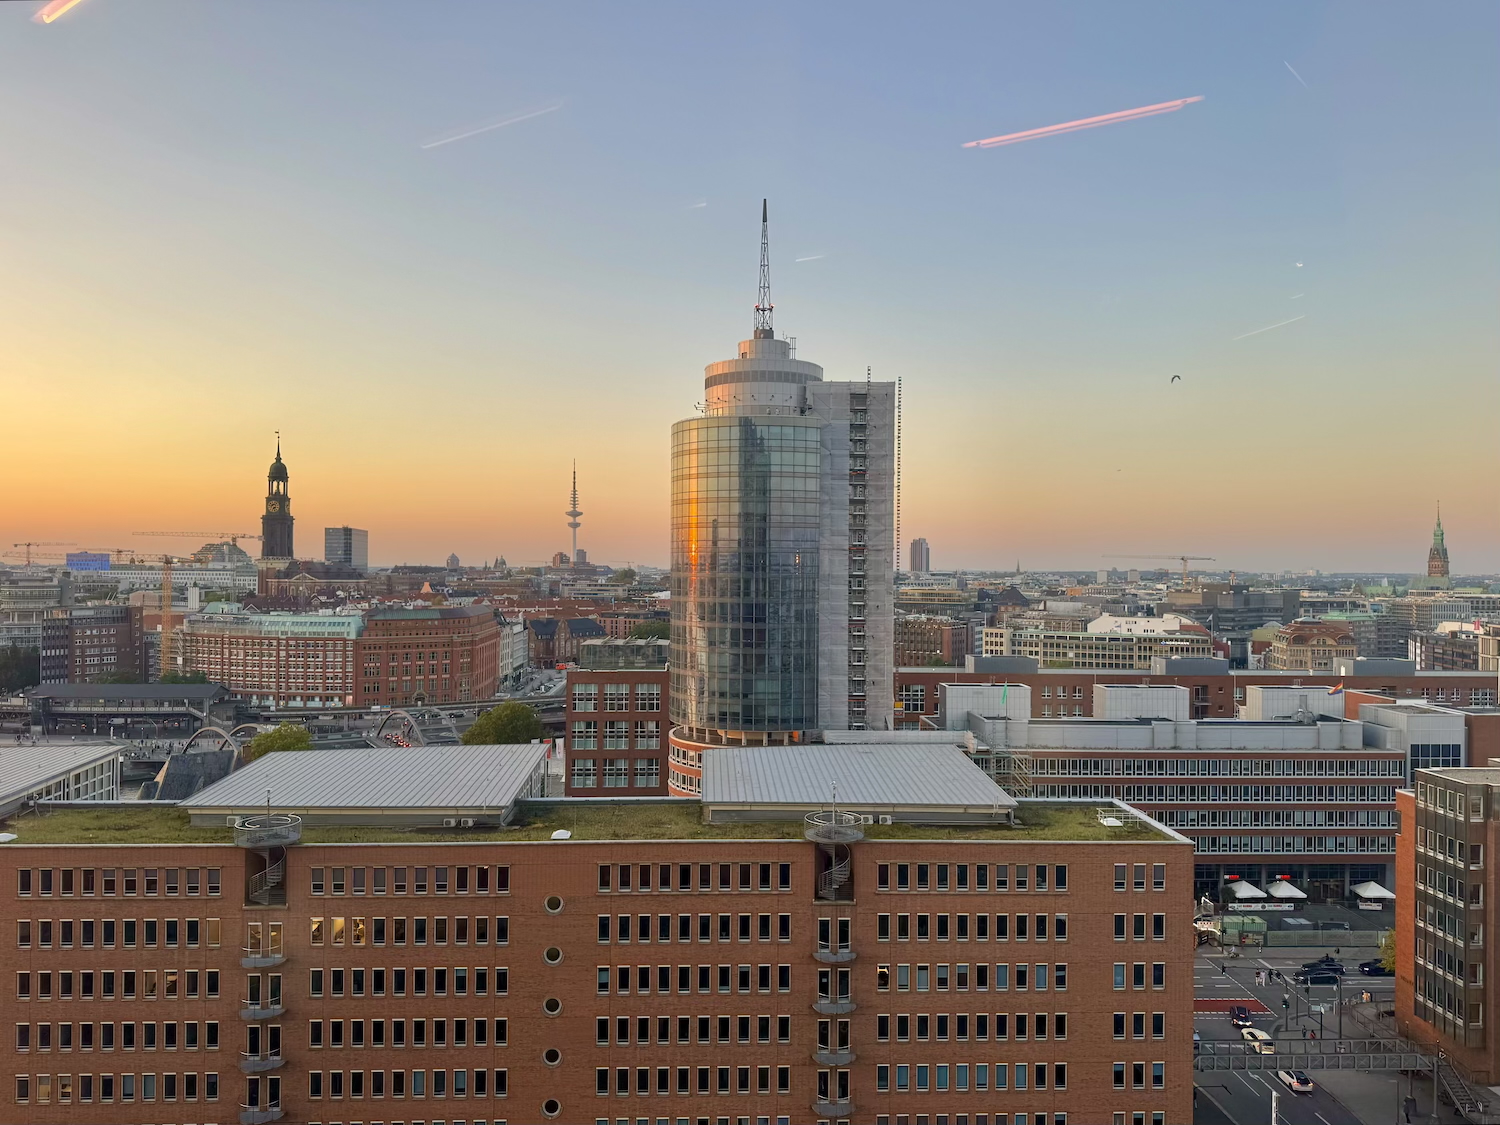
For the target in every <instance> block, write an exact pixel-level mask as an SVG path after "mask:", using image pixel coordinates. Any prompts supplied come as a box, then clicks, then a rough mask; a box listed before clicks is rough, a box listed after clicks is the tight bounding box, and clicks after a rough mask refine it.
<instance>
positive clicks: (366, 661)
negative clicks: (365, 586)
mask: <svg viewBox="0 0 1500 1125" xmlns="http://www.w3.org/2000/svg"><path fill="white" fill-rule="evenodd" d="M356 650H357V651H356V661H355V667H356V679H355V692H354V698H355V701H356V702H357V703H358V705H360V706H366V705H370V704H380V705H383V706H388V707H391V706H396V707H399V706H404V705H407V704H421V703H463V702H466V701H468V700H471V699H489V698H490V697H491V696H493V695H494V694H495V687H496V685H497V683H498V682H499V679H500V624H499V621H498V620H497V618H496V617H495V612H494V610H492V609H491V608H490V607H489V606H485V605H469V606H442V607H438V608H433V609H382V610H374V611H372V612H371V613H370V614H369V615H368V616H367V617H366V620H365V630H364V634H363V636H361V637H360V638H359V640H358V641H357V642H356Z"/></svg>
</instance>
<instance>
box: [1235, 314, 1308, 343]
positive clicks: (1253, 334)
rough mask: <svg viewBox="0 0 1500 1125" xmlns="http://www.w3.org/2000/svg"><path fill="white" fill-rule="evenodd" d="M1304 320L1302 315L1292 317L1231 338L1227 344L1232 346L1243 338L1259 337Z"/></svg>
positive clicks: (1304, 317) (1305, 315)
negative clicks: (1263, 333)
mask: <svg viewBox="0 0 1500 1125" xmlns="http://www.w3.org/2000/svg"><path fill="white" fill-rule="evenodd" d="M1306 319H1307V314H1306V313H1303V314H1302V315H1301V316H1294V317H1292V319H1291V320H1281V321H1277V322H1276V323H1275V324H1268V325H1266V326H1265V327H1264V328H1257V329H1256V330H1255V331H1254V332H1246V333H1245V335H1244V336H1231V337H1230V338H1229V342H1230V343H1231V344H1232V343H1234V342H1235V341H1236V340H1243V339H1244V338H1245V336H1259V335H1260V334H1261V333H1262V332H1269V331H1271V329H1273V328H1281V327H1282V326H1283V325H1287V324H1295V323H1296V322H1297V321H1299V320H1306Z"/></svg>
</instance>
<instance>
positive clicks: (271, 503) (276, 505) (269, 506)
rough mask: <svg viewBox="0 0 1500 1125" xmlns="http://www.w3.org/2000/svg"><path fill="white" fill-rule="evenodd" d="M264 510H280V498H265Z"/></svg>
mask: <svg viewBox="0 0 1500 1125" xmlns="http://www.w3.org/2000/svg"><path fill="white" fill-rule="evenodd" d="M266 511H268V512H279V511H281V501H280V500H267V501H266Z"/></svg>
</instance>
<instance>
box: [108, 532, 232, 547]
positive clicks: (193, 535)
mask: <svg viewBox="0 0 1500 1125" xmlns="http://www.w3.org/2000/svg"><path fill="white" fill-rule="evenodd" d="M131 534H132V535H155V536H158V537H165V538H167V539H220V540H223V539H227V540H229V542H230V543H231V544H233V545H234V546H236V547H238V546H239V545H240V544H239V541H240V540H241V539H259V538H260V536H259V535H252V534H251V533H250V532H248V531H132V532H131Z"/></svg>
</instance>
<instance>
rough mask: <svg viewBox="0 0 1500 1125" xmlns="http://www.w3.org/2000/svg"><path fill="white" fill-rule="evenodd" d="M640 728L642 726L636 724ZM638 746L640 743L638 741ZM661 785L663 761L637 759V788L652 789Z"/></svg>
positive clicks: (657, 759)
mask: <svg viewBox="0 0 1500 1125" xmlns="http://www.w3.org/2000/svg"><path fill="white" fill-rule="evenodd" d="M636 725H637V726H639V725H640V724H636ZM636 745H637V746H639V745H640V742H639V741H637V743H636ZM660 784H661V760H660V759H659V758H637V759H636V760H635V786H636V788H637V789H651V788H655V787H656V786H658V785H660Z"/></svg>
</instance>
